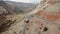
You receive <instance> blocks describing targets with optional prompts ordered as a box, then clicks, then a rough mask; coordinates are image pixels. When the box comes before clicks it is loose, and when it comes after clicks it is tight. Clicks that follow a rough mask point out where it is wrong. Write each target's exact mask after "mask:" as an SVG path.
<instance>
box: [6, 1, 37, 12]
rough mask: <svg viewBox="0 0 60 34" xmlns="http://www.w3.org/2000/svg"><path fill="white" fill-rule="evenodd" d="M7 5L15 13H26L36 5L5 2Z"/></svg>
mask: <svg viewBox="0 0 60 34" xmlns="http://www.w3.org/2000/svg"><path fill="white" fill-rule="evenodd" d="M5 3H7V4H8V5H10V6H11V7H12V9H13V10H14V12H15V13H21V12H23V13H27V12H30V11H32V10H33V9H34V8H35V7H36V6H37V4H32V3H21V2H13V1H5Z"/></svg>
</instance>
